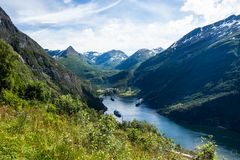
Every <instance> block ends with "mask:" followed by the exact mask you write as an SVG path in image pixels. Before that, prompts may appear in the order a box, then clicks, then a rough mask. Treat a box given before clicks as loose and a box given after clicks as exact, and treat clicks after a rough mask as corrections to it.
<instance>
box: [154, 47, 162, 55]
mask: <svg viewBox="0 0 240 160" xmlns="http://www.w3.org/2000/svg"><path fill="white" fill-rule="evenodd" d="M163 51H164V49H163V48H162V47H159V48H154V49H152V52H153V54H152V56H155V55H157V54H158V53H161V52H163Z"/></svg>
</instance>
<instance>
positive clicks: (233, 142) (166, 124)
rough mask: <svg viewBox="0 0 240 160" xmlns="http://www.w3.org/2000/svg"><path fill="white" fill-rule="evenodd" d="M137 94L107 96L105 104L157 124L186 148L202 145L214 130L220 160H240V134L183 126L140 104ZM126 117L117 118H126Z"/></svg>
mask: <svg viewBox="0 0 240 160" xmlns="http://www.w3.org/2000/svg"><path fill="white" fill-rule="evenodd" d="M136 101H137V100H136V99H135V98H119V97H115V98H114V101H112V100H111V99H110V97H105V98H104V100H103V104H104V105H105V106H106V107H107V108H108V110H107V112H106V114H113V111H114V110H118V111H119V112H120V113H121V114H122V118H123V120H125V121H131V120H133V119H137V120H142V121H143V120H145V121H147V122H149V123H151V124H153V125H155V126H156V127H157V128H158V129H159V130H160V132H161V133H164V134H165V136H166V137H169V138H172V139H173V140H174V142H175V143H176V144H180V145H181V146H183V147H184V148H186V149H191V150H193V149H195V148H196V146H198V145H201V144H202V142H201V137H206V136H207V135H209V134H211V135H213V136H214V140H215V141H216V143H217V145H218V146H217V155H218V159H220V160H223V159H224V160H225V159H228V160H240V154H239V153H240V134H237V133H234V132H230V131H227V130H225V129H220V128H210V127H204V126H186V125H185V126H183V125H179V124H177V123H175V122H173V121H171V120H170V119H168V118H166V117H164V116H161V115H160V114H158V113H156V111H155V110H153V109H150V107H149V106H147V105H146V104H142V105H140V106H139V107H136V106H135V104H136ZM122 118H117V117H116V119H117V120H119V121H122Z"/></svg>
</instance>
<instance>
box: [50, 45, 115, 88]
mask: <svg viewBox="0 0 240 160" xmlns="http://www.w3.org/2000/svg"><path fill="white" fill-rule="evenodd" d="M48 52H52V51H48ZM49 54H51V53H49ZM52 56H53V57H54V58H55V59H56V60H57V61H58V62H60V63H61V64H62V65H64V66H65V67H66V68H67V69H69V70H71V71H72V72H73V73H75V74H76V75H78V76H79V77H81V78H83V79H84V80H86V81H89V82H91V83H93V84H95V85H102V84H104V83H105V79H106V78H105V77H107V76H109V75H112V74H114V73H115V72H114V71H111V70H105V69H102V68H101V67H99V66H96V65H94V64H90V63H89V62H88V60H87V59H86V57H85V56H84V55H82V54H80V53H78V52H77V51H76V50H75V49H74V48H73V47H71V46H70V47H68V48H67V49H66V50H64V51H60V52H59V51H58V52H57V55H55V54H52Z"/></svg>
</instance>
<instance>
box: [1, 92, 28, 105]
mask: <svg viewBox="0 0 240 160" xmlns="http://www.w3.org/2000/svg"><path fill="white" fill-rule="evenodd" d="M1 101H2V102H3V103H4V104H6V105H9V106H11V107H14V108H15V109H21V108H22V107H24V106H26V105H27V104H28V103H27V101H26V100H24V99H21V98H19V97H18V95H16V94H14V93H13V92H12V91H9V90H5V89H4V90H2V92H1Z"/></svg>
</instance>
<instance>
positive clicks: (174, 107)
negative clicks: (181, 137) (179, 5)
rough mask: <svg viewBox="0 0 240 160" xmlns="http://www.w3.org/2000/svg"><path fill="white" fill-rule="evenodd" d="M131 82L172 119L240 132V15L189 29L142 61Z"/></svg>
mask: <svg viewBox="0 0 240 160" xmlns="http://www.w3.org/2000/svg"><path fill="white" fill-rule="evenodd" d="M132 84H133V85H134V86H136V87H139V88H140V89H141V93H140V94H141V95H142V96H143V97H144V99H145V101H147V102H148V103H150V104H152V106H153V107H154V108H155V109H157V110H158V111H159V112H160V113H161V114H165V115H167V116H169V117H171V118H172V119H176V120H180V121H185V122H190V123H195V124H196V123H198V124H207V125H216V126H220V125H221V126H224V127H226V128H230V129H233V130H237V131H240V127H239V124H240V117H239V114H240V16H235V15H233V16H230V17H228V18H226V19H224V20H221V21H218V22H216V23H213V24H210V25H207V26H205V27H201V28H196V29H194V30H193V31H191V32H189V33H188V34H186V35H185V36H184V37H182V38H181V39H180V40H178V41H177V42H175V43H174V44H173V45H171V46H170V47H169V48H168V49H166V50H165V51H163V52H162V53H161V54H158V55H156V56H154V57H152V58H150V59H149V60H147V61H145V62H143V63H142V64H141V65H140V66H139V67H138V68H137V69H136V71H135V72H134V76H133V78H132Z"/></svg>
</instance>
